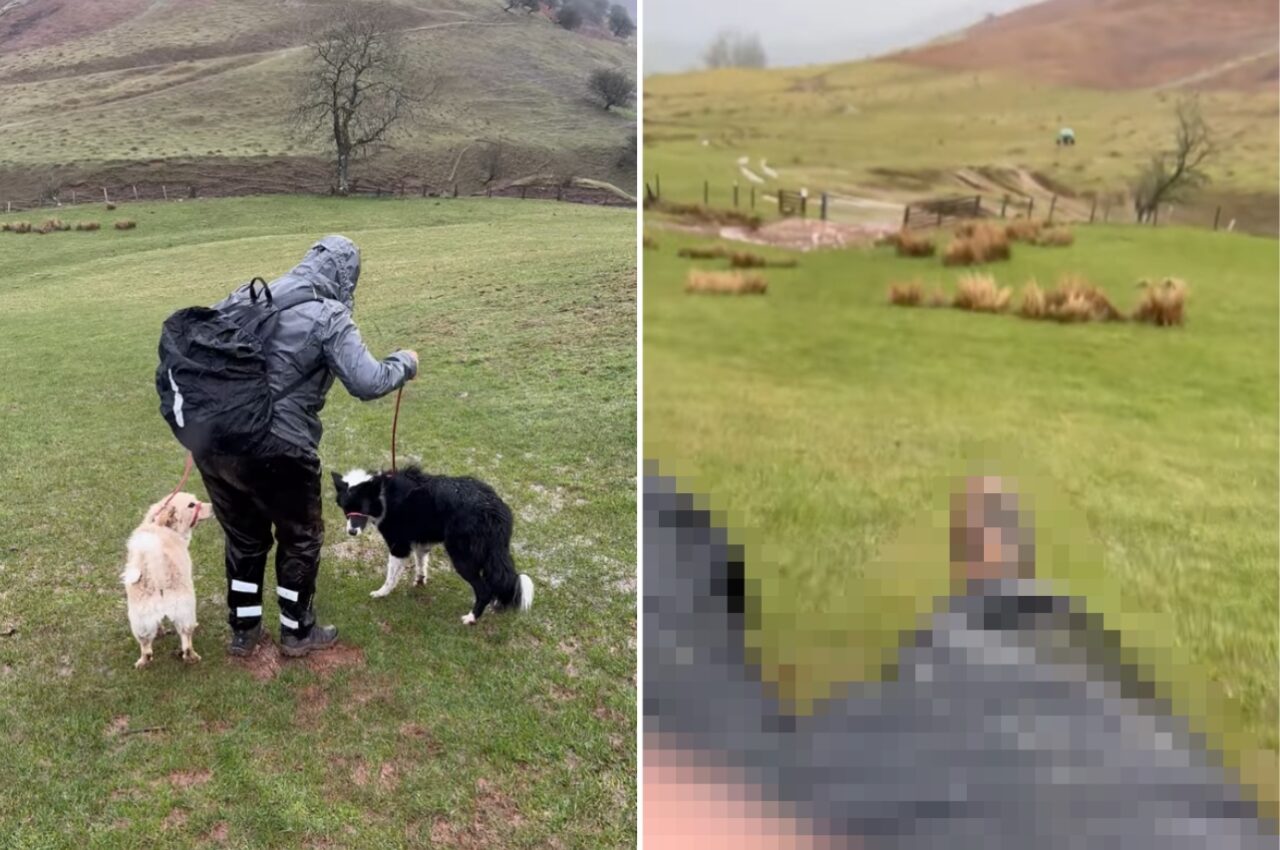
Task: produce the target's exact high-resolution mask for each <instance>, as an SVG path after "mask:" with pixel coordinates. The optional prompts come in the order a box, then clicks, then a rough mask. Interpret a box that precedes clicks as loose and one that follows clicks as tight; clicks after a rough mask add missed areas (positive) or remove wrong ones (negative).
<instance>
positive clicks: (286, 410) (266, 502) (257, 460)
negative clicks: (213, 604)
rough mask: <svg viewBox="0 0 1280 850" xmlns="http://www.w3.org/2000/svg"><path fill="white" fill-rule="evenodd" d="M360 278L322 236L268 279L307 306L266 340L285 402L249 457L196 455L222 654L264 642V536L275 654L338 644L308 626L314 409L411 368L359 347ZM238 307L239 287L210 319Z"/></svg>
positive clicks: (317, 513) (314, 567)
mask: <svg viewBox="0 0 1280 850" xmlns="http://www.w3.org/2000/svg"><path fill="white" fill-rule="evenodd" d="M359 279H360V249H359V248H357V247H356V245H355V243H354V242H352V241H351V240H350V239H347V238H345V237H343V236H327V237H325V238H324V239H321V240H320V241H319V242H317V243H316V244H315V245H313V246H312V247H311V249H310V250H309V251H307V253H306V256H305V257H303V259H302V262H301V263H299V264H298V265H297V266H295V267H294V268H293V270H292V271H290V272H289V273H288V274H286V275H284V276H283V277H281V278H278V279H277V280H275V281H272V283H271V285H270V286H271V292H272V294H273V296H274V297H275V299H276V300H277V301H280V300H285V299H287V300H289V301H293V300H294V299H295V298H296V296H298V295H301V294H304V293H305V294H309V295H310V296H311V298H310V300H304V301H303V302H302V303H299V304H297V305H296V306H292V307H289V308H288V309H285V310H282V311H281V312H280V315H279V319H278V321H277V322H276V323H275V324H274V327H273V329H272V331H271V335H270V337H269V338H268V339H267V340H265V342H266V343H267V345H268V346H269V348H268V350H269V354H268V360H267V367H268V374H269V380H270V383H271V388H272V390H273V391H278V390H280V389H281V388H285V387H289V388H290V389H289V392H288V394H287V395H284V396H282V397H280V398H278V399H277V400H276V403H275V405H274V416H273V419H272V422H271V428H270V433H269V434H268V435H267V437H266V439H265V440H264V441H263V442H262V443H261V444H260V445H256V446H254V447H253V449H252V453H245V454H235V455H231V454H212V453H207V452H206V453H200V452H197V453H195V455H194V460H195V464H196V467H197V468H198V469H199V470H200V474H201V476H202V477H203V479H204V483H205V487H206V489H207V490H208V493H209V499H210V501H211V502H212V503H213V507H214V513H215V515H216V516H217V518H218V522H219V523H220V524H221V525H222V528H223V532H224V534H225V536H226V569H227V606H228V608H229V609H230V611H229V615H228V621H229V622H230V624H231V629H232V638H231V643H230V645H229V646H228V652H230V653H231V654H232V655H240V656H244V655H249V654H251V653H252V652H253V650H254V648H255V647H256V646H257V644H258V642H259V641H260V640H261V639H262V635H263V627H262V612H263V604H262V579H263V572H264V570H265V569H266V563H267V554H268V553H269V552H270V551H271V544H272V541H273V536H274V541H275V542H276V544H277V547H276V595H277V597H278V601H279V607H280V647H281V650H282V651H283V652H284V653H285V654H287V655H306V654H307V653H309V652H311V651H312V650H315V649H322V648H325V647H327V646H330V645H332V644H333V642H334V641H335V640H336V639H337V636H338V630H337V629H336V628H335V627H333V626H317V625H316V619H315V614H314V607H313V606H314V602H315V590H316V574H317V572H318V571H319V566H320V550H321V548H322V546H323V544H324V523H323V520H322V516H321V483H320V482H321V476H320V459H319V456H318V454H317V450H318V448H319V445H320V437H321V434H322V433H323V427H322V426H321V424H320V411H321V410H323V409H324V403H325V397H326V396H327V395H328V393H329V388H330V387H332V386H333V381H334V378H337V379H338V380H339V381H341V382H342V385H343V386H344V387H346V389H347V391H348V392H350V393H351V394H352V395H353V396H355V397H356V398H358V399H361V400H362V401H368V400H372V399H376V398H381V397H382V396H385V395H387V394H388V393H391V392H394V391H395V390H397V389H399V388H400V387H401V386H403V385H404V383H405V382H406V381H409V380H412V379H413V378H414V377H415V376H416V374H417V370H418V355H417V354H416V353H415V352H412V351H398V352H396V353H395V354H392V355H391V356H389V357H387V358H386V359H384V360H381V361H379V360H378V359H376V358H375V357H374V356H373V355H372V354H370V353H369V349H368V348H366V347H365V344H364V342H363V340H362V339H361V338H360V331H359V330H358V329H357V328H356V324H355V321H354V320H353V319H352V316H351V311H352V308H353V306H354V303H355V291H356V283H357V282H358V281H359ZM248 298H249V288H248V286H245V287H241V288H240V289H238V290H236V291H235V292H234V293H232V294H231V295H230V296H229V297H228V298H226V299H225V300H223V301H222V302H220V303H218V304H216V305H215V306H214V309H219V310H220V309H225V308H227V307H230V306H232V305H234V304H236V303H238V302H242V301H244V300H245V299H248Z"/></svg>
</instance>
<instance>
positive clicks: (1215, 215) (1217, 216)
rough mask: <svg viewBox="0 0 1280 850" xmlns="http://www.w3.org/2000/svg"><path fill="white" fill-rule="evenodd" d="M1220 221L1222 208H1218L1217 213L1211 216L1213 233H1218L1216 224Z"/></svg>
mask: <svg viewBox="0 0 1280 850" xmlns="http://www.w3.org/2000/svg"><path fill="white" fill-rule="evenodd" d="M1221 221H1222V206H1221V205H1219V206H1218V211H1217V212H1215V213H1214V214H1213V231H1214V232H1215V233H1217V232H1218V224H1219V222H1221Z"/></svg>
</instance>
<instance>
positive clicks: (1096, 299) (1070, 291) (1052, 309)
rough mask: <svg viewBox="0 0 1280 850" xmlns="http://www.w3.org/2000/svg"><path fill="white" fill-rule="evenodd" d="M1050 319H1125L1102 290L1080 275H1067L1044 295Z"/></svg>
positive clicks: (1086, 320)
mask: <svg viewBox="0 0 1280 850" xmlns="http://www.w3.org/2000/svg"><path fill="white" fill-rule="evenodd" d="M1045 305H1046V308H1047V309H1046V314H1047V317H1048V318H1051V319H1056V320H1057V321H1059V322H1067V323H1069V322H1088V321H1099V322H1122V321H1124V314H1123V313H1121V312H1120V311H1119V310H1117V309H1116V307H1115V305H1114V304H1112V303H1111V299H1110V298H1108V297H1107V293H1105V292H1103V291H1102V290H1101V289H1099V288H1098V287H1097V286H1094V285H1093V284H1092V283H1091V282H1090V281H1089V280H1088V279H1086V278H1084V277H1083V276H1081V275H1077V274H1068V275H1064V276H1063V277H1062V279H1061V280H1059V281H1058V285H1057V286H1056V287H1055V288H1054V289H1053V291H1051V292H1050V293H1049V294H1048V295H1047V296H1046V297H1045Z"/></svg>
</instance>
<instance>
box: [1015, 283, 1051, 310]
mask: <svg viewBox="0 0 1280 850" xmlns="http://www.w3.org/2000/svg"><path fill="white" fill-rule="evenodd" d="M1047 312H1048V305H1046V304H1045V298H1044V292H1043V291H1041V289H1040V285H1039V284H1038V283H1036V282H1035V281H1034V280H1032V281H1028V282H1027V285H1026V286H1025V287H1023V289H1022V303H1020V304H1019V305H1018V315H1019V316H1021V317H1022V318H1024V319H1043V318H1044V317H1045V315H1046V314H1047Z"/></svg>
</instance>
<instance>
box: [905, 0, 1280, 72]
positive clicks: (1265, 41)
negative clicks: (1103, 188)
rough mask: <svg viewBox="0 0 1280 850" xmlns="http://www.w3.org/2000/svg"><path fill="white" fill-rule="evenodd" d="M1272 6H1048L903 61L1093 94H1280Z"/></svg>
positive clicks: (994, 21)
mask: <svg viewBox="0 0 1280 850" xmlns="http://www.w3.org/2000/svg"><path fill="white" fill-rule="evenodd" d="M1278 40H1280V7H1278V6H1277V4H1276V3H1275V2H1273V0H1213V2H1211V3H1210V2H1205V0H1046V2H1043V3H1038V4H1036V5H1034V6H1029V7H1026V8H1024V9H1019V10H1016V11H1013V12H1010V13H1008V14H1006V15H1001V16H993V17H991V18H989V19H988V20H986V21H984V22H983V23H980V24H978V25H977V26H974V27H971V28H969V29H968V30H965V31H963V32H961V33H958V34H956V35H955V36H953V37H951V38H947V39H942V40H939V41H938V42H935V43H932V44H928V45H925V46H922V47H920V48H916V49H913V50H908V51H905V52H903V53H901V54H898V55H897V56H895V57H894V58H895V59H898V60H900V61H905V62H910V63H913V64H919V65H926V66H929V67H933V68H942V69H950V70H1003V71H1014V72H1018V73H1020V74H1025V75H1026V76H1028V77H1031V78H1034V79H1038V80H1042V81H1047V82H1055V83H1062V84H1067V85H1078V86H1087V87H1091V88H1106V89H1121V88H1147V87H1155V86H1163V85H1180V84H1188V85H1191V84H1194V85H1197V86H1203V87H1213V88H1231V89H1238V90H1259V89H1275V88H1276V84H1277V83H1276V81H1277V75H1278V74H1280V63H1278V61H1277V41H1278Z"/></svg>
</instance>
